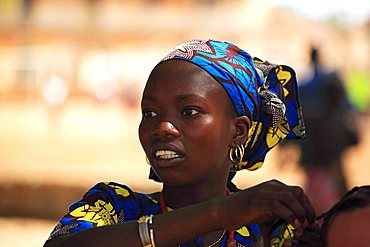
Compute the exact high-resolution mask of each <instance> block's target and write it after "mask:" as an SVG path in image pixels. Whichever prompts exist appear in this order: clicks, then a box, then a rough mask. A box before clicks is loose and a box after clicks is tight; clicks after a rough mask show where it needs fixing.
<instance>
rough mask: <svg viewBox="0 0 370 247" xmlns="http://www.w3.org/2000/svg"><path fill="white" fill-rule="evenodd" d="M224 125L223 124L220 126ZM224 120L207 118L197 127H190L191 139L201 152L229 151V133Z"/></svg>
mask: <svg viewBox="0 0 370 247" xmlns="http://www.w3.org/2000/svg"><path fill="white" fill-rule="evenodd" d="M220 123H222V124H220ZM226 126H227V125H226V123H225V122H224V121H223V120H222V119H218V118H207V119H204V121H202V122H201V123H200V124H197V125H196V126H188V128H189V131H188V133H189V134H188V135H189V139H191V140H192V142H193V143H194V144H195V145H196V146H197V147H198V148H199V149H201V150H205V149H207V150H208V151H209V152H210V151H211V150H210V149H213V151H212V152H216V151H223V150H227V149H228V146H229V139H230V138H229V131H228V128H226Z"/></svg>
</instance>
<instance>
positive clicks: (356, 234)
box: [320, 185, 370, 247]
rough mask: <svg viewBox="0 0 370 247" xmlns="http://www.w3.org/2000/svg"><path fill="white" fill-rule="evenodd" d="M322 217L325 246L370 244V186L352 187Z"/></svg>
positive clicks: (364, 245)
mask: <svg viewBox="0 0 370 247" xmlns="http://www.w3.org/2000/svg"><path fill="white" fill-rule="evenodd" d="M320 218H322V219H323V224H322V239H323V246H327V247H341V246H356V247H368V246H370V234H369V229H370V186H369V185H362V186H356V187H354V188H352V189H351V190H350V191H348V192H347V193H346V194H345V195H344V196H343V197H342V198H341V199H340V200H339V201H338V202H337V203H336V204H335V205H334V206H333V207H332V208H330V210H328V211H327V212H326V213H325V214H323V215H322V216H320Z"/></svg>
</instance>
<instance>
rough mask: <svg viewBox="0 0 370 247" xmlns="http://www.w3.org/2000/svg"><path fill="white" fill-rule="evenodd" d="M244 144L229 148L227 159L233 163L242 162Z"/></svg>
mask: <svg viewBox="0 0 370 247" xmlns="http://www.w3.org/2000/svg"><path fill="white" fill-rule="evenodd" d="M244 151H245V146H244V145H243V144H240V145H238V146H237V147H236V148H230V151H229V159H230V160H231V162H232V163H233V164H239V163H242V162H243V157H244Z"/></svg>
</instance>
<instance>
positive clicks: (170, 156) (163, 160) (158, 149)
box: [152, 145, 185, 168]
mask: <svg viewBox="0 0 370 247" xmlns="http://www.w3.org/2000/svg"><path fill="white" fill-rule="evenodd" d="M152 150H153V151H152V156H153V158H154V162H155V164H156V165H157V166H158V167H162V168H169V167H174V166H177V165H179V164H180V162H181V161H182V160H183V159H184V157H185V155H184V154H183V152H181V151H180V149H179V148H177V147H174V146H171V145H160V146H155V147H153V148H152Z"/></svg>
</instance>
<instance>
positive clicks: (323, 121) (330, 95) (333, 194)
mask: <svg viewBox="0 0 370 247" xmlns="http://www.w3.org/2000/svg"><path fill="white" fill-rule="evenodd" d="M310 58H311V66H312V78H311V79H309V80H308V81H306V82H303V83H302V84H301V85H302V86H300V88H299V89H300V90H299V91H300V96H301V101H302V108H303V116H304V119H305V125H306V130H307V136H306V140H305V141H304V142H300V143H299V145H300V148H301V160H300V164H301V165H302V167H303V169H304V170H305V172H306V182H305V185H304V187H305V191H306V193H307V195H308V196H309V197H310V199H311V201H312V204H313V205H314V207H315V209H316V211H317V213H318V214H320V213H323V212H324V211H326V210H328V209H329V208H330V207H331V206H332V205H333V204H334V203H335V202H336V201H338V200H339V198H340V196H342V195H343V194H344V193H345V192H346V191H347V183H346V178H345V174H344V171H343V164H342V154H343V152H344V151H345V150H346V149H347V148H348V147H350V146H352V145H355V144H357V142H358V136H357V130H356V125H355V124H356V121H355V119H354V117H355V114H354V110H353V108H352V107H351V104H350V102H349V100H348V97H347V92H346V90H345V87H344V84H343V81H342V79H341V77H340V75H339V73H337V72H336V71H334V72H328V71H326V70H325V69H324V66H323V64H322V63H321V59H320V52H319V49H318V48H314V47H313V48H311V51H310Z"/></svg>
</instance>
